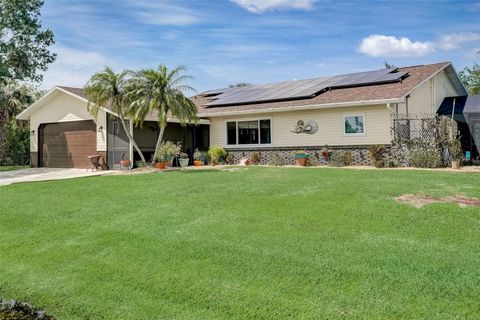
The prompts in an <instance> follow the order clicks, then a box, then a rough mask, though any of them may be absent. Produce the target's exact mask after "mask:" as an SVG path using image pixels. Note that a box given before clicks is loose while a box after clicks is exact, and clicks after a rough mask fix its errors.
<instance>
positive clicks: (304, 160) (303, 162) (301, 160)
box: [295, 158, 308, 167]
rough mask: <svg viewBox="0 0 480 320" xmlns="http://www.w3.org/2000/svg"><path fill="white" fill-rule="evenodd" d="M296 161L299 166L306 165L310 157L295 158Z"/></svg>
mask: <svg viewBox="0 0 480 320" xmlns="http://www.w3.org/2000/svg"><path fill="white" fill-rule="evenodd" d="M295 162H296V163H297V166H302V167H306V166H307V162H308V158H295Z"/></svg>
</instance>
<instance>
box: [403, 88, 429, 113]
mask: <svg viewBox="0 0 480 320" xmlns="http://www.w3.org/2000/svg"><path fill="white" fill-rule="evenodd" d="M432 88H433V81H432V80H428V81H426V82H425V83H423V84H422V85H420V86H419V87H418V88H416V89H415V90H414V91H413V92H412V93H411V94H410V97H409V98H408V113H411V114H421V113H432V112H434V110H433V99H432V92H433V90H432Z"/></svg>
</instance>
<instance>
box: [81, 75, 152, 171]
mask: <svg viewBox="0 0 480 320" xmlns="http://www.w3.org/2000/svg"><path fill="white" fill-rule="evenodd" d="M131 75H132V72H131V71H128V70H124V71H122V72H120V73H115V72H114V71H113V70H112V69H111V68H109V67H105V69H104V70H103V71H102V72H98V73H96V74H94V75H93V76H92V77H91V78H90V80H89V81H88V82H87V85H86V86H85V94H86V96H87V98H88V101H89V102H88V108H89V110H90V112H91V113H92V114H93V115H94V116H95V117H96V115H97V113H98V110H99V109H100V108H102V107H105V106H106V105H107V103H109V102H110V103H111V106H112V111H113V112H114V113H116V114H117V115H118V117H119V118H120V122H121V123H122V126H123V130H125V134H126V135H127V137H128V139H129V141H130V143H131V144H132V145H133V147H134V148H135V150H136V151H137V152H138V154H139V155H140V159H141V160H142V162H143V163H146V161H145V157H144V156H143V153H142V151H141V150H140V148H139V147H138V145H137V143H136V142H135V139H134V138H133V136H132V134H131V133H130V129H129V128H128V126H127V123H126V121H125V112H126V110H127V106H128V102H127V101H126V92H127V87H128V85H129V83H130V81H131Z"/></svg>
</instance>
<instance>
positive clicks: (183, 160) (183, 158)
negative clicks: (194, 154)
mask: <svg viewBox="0 0 480 320" xmlns="http://www.w3.org/2000/svg"><path fill="white" fill-rule="evenodd" d="M189 161H190V159H188V154H186V153H185V152H180V153H179V154H178V162H179V163H180V167H182V168H184V167H188V162H189Z"/></svg>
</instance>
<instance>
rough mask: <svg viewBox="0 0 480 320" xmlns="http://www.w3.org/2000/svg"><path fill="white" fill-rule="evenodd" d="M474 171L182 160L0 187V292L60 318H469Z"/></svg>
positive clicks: (479, 282) (473, 315) (478, 276)
mask: <svg viewBox="0 0 480 320" xmlns="http://www.w3.org/2000/svg"><path fill="white" fill-rule="evenodd" d="M407 193H413V194H416V193H425V194H427V195H431V196H450V195H456V194H461V195H465V196H470V197H477V198H479V197H480V176H479V175H478V174H474V173H458V174H455V173H444V172H430V171H401V170H399V171H388V170H345V169H316V168H305V169H296V168H248V169H247V168H239V169H231V170H229V171H217V170H189V171H179V172H165V173H158V174H157V173H154V174H145V175H120V176H103V177H95V178H83V179H73V180H63V181H51V182H40V183H29V184H16V185H10V186H5V187H0V297H4V298H15V299H19V300H22V301H28V302H30V303H32V304H33V305H35V306H36V307H40V308H44V309H45V310H46V311H47V313H49V314H52V315H54V316H56V317H58V318H59V319H164V318H165V319H172V318H176V319H285V318H292V319H299V318H300V319H315V318H316V319H478V318H479V317H480V245H479V244H480V209H479V208H478V207H467V208H460V207H459V206H458V205H456V204H450V203H436V204H431V205H428V206H426V207H423V208H419V209H416V208H413V207H412V206H410V205H408V204H399V203H396V202H395V201H394V200H393V198H394V197H396V196H399V195H402V194H407Z"/></svg>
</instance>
